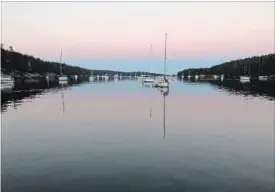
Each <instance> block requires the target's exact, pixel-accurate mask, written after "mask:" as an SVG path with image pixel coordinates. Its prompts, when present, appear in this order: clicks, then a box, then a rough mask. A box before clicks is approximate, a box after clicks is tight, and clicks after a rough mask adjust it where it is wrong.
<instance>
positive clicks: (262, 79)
mask: <svg viewBox="0 0 275 192" xmlns="http://www.w3.org/2000/svg"><path fill="white" fill-rule="evenodd" d="M260 63H261V61H260V59H259V67H260ZM261 72H262V73H263V68H262V70H261ZM258 79H259V81H268V76H267V75H260V76H259V77H258Z"/></svg>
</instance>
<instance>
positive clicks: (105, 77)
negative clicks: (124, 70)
mask: <svg viewBox="0 0 275 192" xmlns="http://www.w3.org/2000/svg"><path fill="white" fill-rule="evenodd" d="M104 79H105V81H108V79H109V76H108V75H107V73H106V74H105V75H104Z"/></svg>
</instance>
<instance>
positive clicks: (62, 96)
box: [60, 84, 65, 115]
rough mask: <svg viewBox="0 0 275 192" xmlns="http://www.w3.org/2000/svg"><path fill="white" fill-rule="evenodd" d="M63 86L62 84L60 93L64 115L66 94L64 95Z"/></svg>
mask: <svg viewBox="0 0 275 192" xmlns="http://www.w3.org/2000/svg"><path fill="white" fill-rule="evenodd" d="M63 86H64V85H63V84H61V89H60V93H61V100H62V111H63V115H64V113H65V102H64V93H63V89H64V88H63Z"/></svg>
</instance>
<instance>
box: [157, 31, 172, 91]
mask: <svg viewBox="0 0 275 192" xmlns="http://www.w3.org/2000/svg"><path fill="white" fill-rule="evenodd" d="M166 40H167V33H165V52H164V76H163V78H162V79H161V80H160V81H158V82H155V83H154V85H155V86H156V87H169V81H168V79H167V78H166V59H167V57H166Z"/></svg>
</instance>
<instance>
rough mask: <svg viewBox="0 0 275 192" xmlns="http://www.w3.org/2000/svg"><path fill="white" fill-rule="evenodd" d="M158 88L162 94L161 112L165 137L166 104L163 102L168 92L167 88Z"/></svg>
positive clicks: (164, 135)
mask: <svg viewBox="0 0 275 192" xmlns="http://www.w3.org/2000/svg"><path fill="white" fill-rule="evenodd" d="M158 90H159V91H160V93H161V94H162V95H163V103H162V104H163V105H162V109H163V110H162V112H163V113H162V114H163V116H162V117H163V138H165V137H166V116H165V115H166V111H165V109H166V104H165V97H166V96H168V94H169V88H158Z"/></svg>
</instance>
